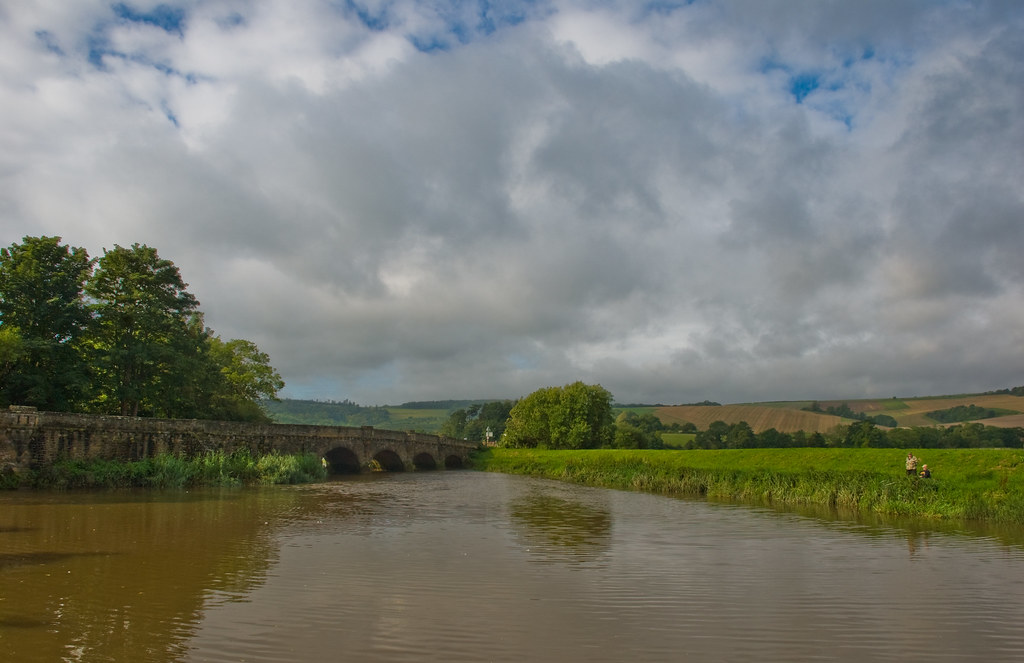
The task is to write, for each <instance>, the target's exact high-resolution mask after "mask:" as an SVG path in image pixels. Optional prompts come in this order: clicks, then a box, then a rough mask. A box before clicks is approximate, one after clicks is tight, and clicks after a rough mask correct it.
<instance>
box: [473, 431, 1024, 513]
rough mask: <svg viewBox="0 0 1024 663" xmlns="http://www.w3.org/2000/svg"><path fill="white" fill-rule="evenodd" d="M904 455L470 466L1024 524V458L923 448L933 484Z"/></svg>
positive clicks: (534, 457) (580, 457)
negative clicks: (909, 470)
mask: <svg viewBox="0 0 1024 663" xmlns="http://www.w3.org/2000/svg"><path fill="white" fill-rule="evenodd" d="M905 453H906V450H895V451H894V450H883V449H758V450H720V451H706V450H695V451H674V450H618V449H601V450H588V451H546V450H538V449H502V448H496V449H491V450H487V451H484V452H481V453H479V454H477V455H476V456H475V457H474V459H473V465H474V467H476V468H478V469H482V470H486V471H493V472H506V473H511V474H530V475H534V476H543V477H548V478H552V479H559V480H563V481H570V482H573V483H579V484H584V485H590V486H602V487H606V488H618V489H624V490H639V491H645V492H656V493H666V494H675V495H693V496H703V497H707V498H709V499H716V500H731V501H743V502H750V503H758V504H792V505H798V504H816V505H823V506H830V507H834V508H847V509H858V510H864V511H871V512H876V513H881V514H888V515H906V516H911V515H912V516H923V517H930V518H956V519H975V520H988V521H992V522H1007V523H1024V452H1021V451H1020V450H1018V449H944V450H935V449H930V450H922V451H920V452H917V454H918V455H925V454H927V455H926V456H925V457H927V458H928V459H929V466H930V467H932V468H933V472H934V474H933V477H934V478H931V479H922V478H919V477H917V476H911V477H908V476H907V475H906V472H905V471H904V469H903V466H902V458H903V455H904V454H905Z"/></svg>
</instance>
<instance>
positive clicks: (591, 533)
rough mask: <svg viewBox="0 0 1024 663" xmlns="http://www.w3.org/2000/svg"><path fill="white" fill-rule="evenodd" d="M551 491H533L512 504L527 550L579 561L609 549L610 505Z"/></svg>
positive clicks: (513, 520)
mask: <svg viewBox="0 0 1024 663" xmlns="http://www.w3.org/2000/svg"><path fill="white" fill-rule="evenodd" d="M550 490H551V489H550V488H549V489H548V491H541V490H532V491H531V492H529V493H528V494H526V495H523V496H522V497H518V498H515V499H513V500H512V501H511V502H510V504H509V519H510V521H511V524H512V527H513V528H514V529H515V531H516V532H517V533H518V534H519V536H520V538H521V539H522V541H523V544H524V545H525V546H526V548H527V550H528V551H531V552H534V553H536V554H537V556H538V558H539V559H541V560H542V561H568V562H577V563H578V562H586V561H593V560H595V559H597V558H599V557H600V555H601V554H602V553H603V552H606V551H607V549H608V545H609V540H610V534H611V529H612V517H611V513H610V512H609V510H608V507H607V506H606V505H601V504H596V503H595V500H591V501H590V502H586V503H585V502H583V501H581V500H579V499H571V498H566V497H564V496H560V495H557V494H554V493H552V492H550ZM596 495H599V494H595V496H596ZM592 497H593V496H592Z"/></svg>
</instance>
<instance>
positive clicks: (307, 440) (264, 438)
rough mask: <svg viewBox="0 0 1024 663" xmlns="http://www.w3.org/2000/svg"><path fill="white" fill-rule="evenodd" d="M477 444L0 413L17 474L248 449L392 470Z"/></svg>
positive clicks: (458, 460) (354, 468)
mask: <svg viewBox="0 0 1024 663" xmlns="http://www.w3.org/2000/svg"><path fill="white" fill-rule="evenodd" d="M476 447H477V445H476V443H473V442H467V441H464V440H456V439H452V438H448V437H441V436H437V435H427V434H423V433H412V432H399V431H389V430H378V429H376V428H374V427H372V426H362V427H346V426H305V425H292V424H252V423H242V422H229V421H203V420H197V419H151V418H147V417H115V416H104V415H88V414H70V413H63V412H39V411H37V410H36V409H35V408H30V407H18V406H11V408H10V409H9V410H7V411H0V470H3V469H4V468H8V469H12V470H15V471H17V470H19V469H23V468H28V467H33V466H37V465H44V464H47V463H51V462H53V461H54V460H56V459H58V458H68V459H72V460H79V459H81V460H89V459H105V460H140V459H143V458H148V457H151V456H156V455H159V454H176V455H181V456H185V457H192V456H196V455H199V454H202V453H205V452H207V451H215V450H222V451H225V452H227V453H231V452H233V451H237V450H241V449H248V450H249V451H250V452H252V453H253V454H265V453H270V452H273V451H277V452H279V453H284V454H292V453H313V454H316V455H317V456H320V457H321V458H323V459H324V460H325V461H326V462H327V463H328V466H329V468H330V471H331V473H333V474H342V473H356V472H361V471H365V470H369V469H380V470H387V471H392V472H393V471H402V470H417V469H422V470H426V469H441V468H458V467H463V466H465V465H466V464H467V463H468V460H469V454H470V453H471V452H472V451H473V450H474V449H476Z"/></svg>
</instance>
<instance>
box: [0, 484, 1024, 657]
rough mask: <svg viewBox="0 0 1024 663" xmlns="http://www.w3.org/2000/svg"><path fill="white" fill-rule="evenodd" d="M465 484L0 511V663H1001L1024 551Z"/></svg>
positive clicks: (1011, 634) (47, 503)
mask: <svg viewBox="0 0 1024 663" xmlns="http://www.w3.org/2000/svg"><path fill="white" fill-rule="evenodd" d="M1019 534H1020V532H1018V533H1017V534H1016V535H1015V534H1014V533H1013V532H1012V531H1010V530H1009V529H1007V530H1006V531H1001V532H1000V533H999V534H998V535H996V534H995V530H988V529H981V530H978V529H967V528H964V527H963V526H959V525H953V526H947V525H945V524H941V523H929V522H926V521H893V520H887V519H876V518H871V517H865V516H861V515H859V514H856V515H853V514H845V516H844V514H841V513H836V512H831V511H815V510H807V509H790V510H775V509H771V508H767V507H765V508H750V507H744V506H739V505H728V504H716V503H708V502H703V501H693V500H682V499H670V498H665V497H660V496H655V495H644V494H638V493H627V492H621V491H607V490H599V489H592V488H584V487H579V486H571V485H567V484H561V483H557V482H552V481H544V480H535V479H530V478H526V477H509V476H503V475H486V474H480V473H454V472H434V473H403V474H401V475H392V476H379V475H378V476H372V477H353V478H346V479H343V480H339V481H335V482H329V483H325V484H319V485H315V486H299V487H282V488H274V489H267V490H244V491H209V492H198V493H189V494H184V493H175V494H167V495H159V494H150V493H140V494H120V495H109V494H101V495H97V494H91V495H69V494H61V495H44V494H37V495H25V494H14V495H3V494H0V651H3V652H4V660H14V661H18V662H19V663H20V662H25V663H33V662H35V661H40V662H42V661H46V662H51V661H102V660H116V661H122V660H124V661H128V660H130V661H153V662H156V663H163V662H170V661H176V662H178V661H180V662H182V663H211V662H213V661H225V662H227V661H239V660H260V661H267V662H274V661H282V662H283V661H295V660H308V661H332V662H338V661H358V662H359V663H366V662H371V663H372V662H374V661H382V662H383V661H386V662H387V663H395V662H396V661H416V662H417V663H420V662H422V661H444V662H445V663H451V662H453V661H480V660H490V661H509V662H511V661H515V662H516V663H519V662H520V661H558V662H559V663H566V662H572V661H580V662H583V661H587V662H588V663H590V662H603V661H608V662H612V661H615V662H617V661H622V660H630V661H631V662H633V663H644V662H648V661H652V662H653V661H659V662H660V661H666V660H676V659H679V658H686V659H688V660H701V661H720V660H728V661H769V662H770V661H780V662H781V661H787V662H789V661H800V660H831V661H862V660H897V659H898V660H900V661H924V660H928V661H933V660H935V659H940V658H945V659H961V660H968V659H970V660H986V661H993V660H995V661H998V660H1012V659H1013V658H1014V657H1018V656H1019V655H1020V653H1021V652H1022V651H1024V624H1022V623H1021V622H1020V619H1019V614H1020V613H1021V612H1022V611H1024V546H1020V545H1019V544H1010V543H1007V542H1010V541H1019V540H1020V536H1019Z"/></svg>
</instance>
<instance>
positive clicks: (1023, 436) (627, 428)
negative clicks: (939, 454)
mask: <svg viewBox="0 0 1024 663" xmlns="http://www.w3.org/2000/svg"><path fill="white" fill-rule="evenodd" d="M484 427H488V428H490V429H491V430H492V431H493V432H494V433H495V441H496V442H497V443H498V444H499V445H500V446H504V447H513V448H537V447H539V448H547V449H598V448H620V449H661V448H663V447H664V444H663V443H662V439H661V433H662V432H665V431H678V432H694V433H695V435H694V437H693V439H691V440H688V441H687V442H686V443H685V444H684V446H683V448H684V449H755V448H787V447H845V448H852V447H874V448H904V449H905V448H925V449H929V448H931V449H943V448H983V447H1011V448H1021V447H1024V428H1019V427H1018V428H999V427H996V426H985V425H983V424H979V423H965V424H960V425H957V426H949V427H928V426H920V427H913V428H892V429H886V428H882V427H879V426H878V425H876V423H875V422H874V421H871V420H870V419H864V420H858V421H854V422H853V423H851V424H850V425H848V426H837V427H836V428H835V429H834V430H833V431H830V432H828V433H819V432H812V433H807V432H805V431H797V432H795V433H782V432H779V431H778V430H776V429H774V428H770V429H768V430H765V431H762V432H760V433H755V432H754V430H753V429H752V428H751V426H750V425H749V424H748V423H747V422H745V421H740V422H738V423H734V424H728V423H726V422H724V421H714V422H712V423H711V424H710V425H709V426H708V428H707V430H703V431H698V430H697V428H696V426H694V425H693V424H692V423H686V424H673V425H672V426H671V427H666V426H665V425H664V424H663V423H662V422H661V421H660V420H659V419H658V418H657V417H656V416H655V415H653V414H650V413H645V414H637V413H636V412H632V411H625V412H622V413H620V414H619V415H618V417H613V406H612V397H611V394H610V393H609V392H608V391H607V390H606V389H604V388H603V387H601V386H600V385H587V384H584V383H582V382H575V383H573V384H568V385H565V386H563V387H545V388H542V389H538V390H537V391H535V392H533V393H532V394H530V395H528V396H526V397H525V398H523V399H521V400H519V401H502V402H500V403H499V402H495V403H487V404H484V405H480V406H474V407H473V408H472V409H469V410H457V411H456V412H454V413H452V415H451V416H450V417H449V420H448V421H447V422H446V423H445V427H444V428H443V429H442V431H441V433H442V434H443V435H449V436H452V437H460V438H461V437H466V438H467V439H472V440H482V439H483V435H482V434H481V433H482V431H483V430H484Z"/></svg>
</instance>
